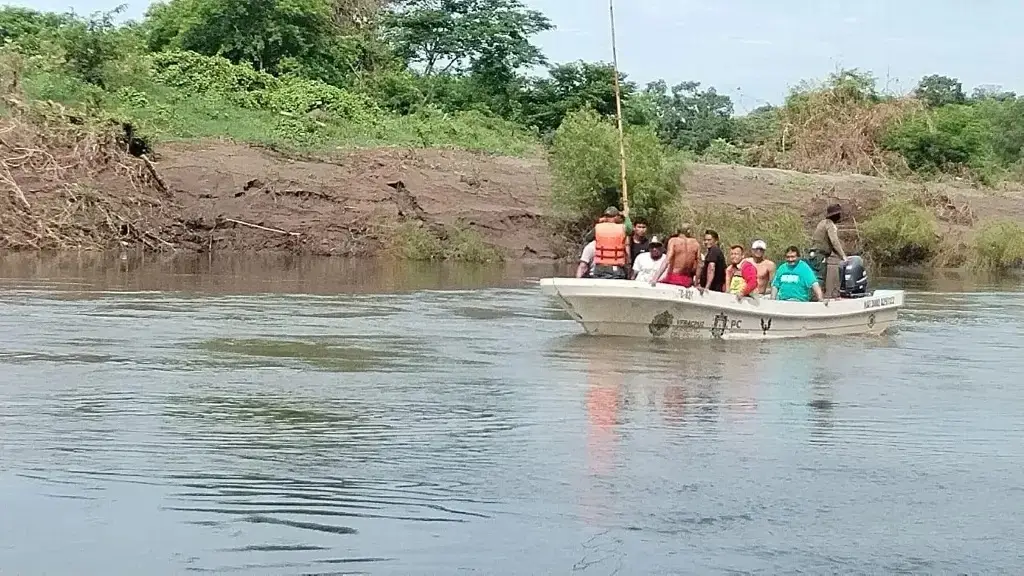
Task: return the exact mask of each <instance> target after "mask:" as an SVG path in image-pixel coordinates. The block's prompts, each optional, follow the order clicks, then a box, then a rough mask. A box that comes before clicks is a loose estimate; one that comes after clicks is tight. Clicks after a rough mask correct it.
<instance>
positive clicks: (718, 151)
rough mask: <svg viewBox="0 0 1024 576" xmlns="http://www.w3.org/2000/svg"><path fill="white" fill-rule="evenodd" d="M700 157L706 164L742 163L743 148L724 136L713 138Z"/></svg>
mask: <svg viewBox="0 0 1024 576" xmlns="http://www.w3.org/2000/svg"><path fill="white" fill-rule="evenodd" d="M700 158H701V161H702V162H705V163H707V164H742V163H743V150H742V149H741V148H740V147H739V146H736V145H735V144H732V143H731V142H729V141H728V140H726V139H724V138H715V139H714V140H712V141H711V144H710V145H709V146H708V147H707V148H706V149H705V150H704V154H702V155H701V157H700Z"/></svg>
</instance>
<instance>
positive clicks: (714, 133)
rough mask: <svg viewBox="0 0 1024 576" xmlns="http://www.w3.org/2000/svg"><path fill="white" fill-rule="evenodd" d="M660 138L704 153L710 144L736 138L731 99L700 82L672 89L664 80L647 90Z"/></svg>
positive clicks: (677, 145)
mask: <svg viewBox="0 0 1024 576" xmlns="http://www.w3.org/2000/svg"><path fill="white" fill-rule="evenodd" d="M644 96H645V98H647V100H648V105H649V108H650V109H651V112H652V113H653V115H654V121H655V123H656V125H657V131H658V136H659V137H660V138H661V139H662V141H664V142H665V143H667V144H671V145H673V146H675V147H677V148H683V149H687V150H693V151H694V152H703V151H704V150H706V149H707V147H708V146H710V145H711V142H712V141H714V140H716V139H718V138H722V139H725V140H730V139H732V137H733V132H734V123H733V119H732V113H733V105H732V99H731V98H729V96H727V95H725V94H719V93H718V92H717V91H716V90H715V89H714V88H713V87H711V88H707V89H705V90H702V89H701V87H700V82H682V83H679V84H676V85H675V86H673V87H672V89H671V90H669V88H668V85H667V84H666V83H665V81H664V80H658V81H656V82H651V83H650V84H648V85H647V88H646V89H645V90H644Z"/></svg>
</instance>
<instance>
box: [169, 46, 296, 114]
mask: <svg viewBox="0 0 1024 576" xmlns="http://www.w3.org/2000/svg"><path fill="white" fill-rule="evenodd" d="M152 62H153V77H154V79H155V80H156V81H157V82H159V83H161V84H163V85H165V86H169V87H171V88H176V89H178V90H181V91H182V92H184V93H186V94H206V93H215V94H220V95H223V96H227V97H229V98H231V99H232V100H233V101H235V102H237V103H238V104H239V105H241V106H244V107H246V108H254V109H262V108H265V107H266V104H267V102H266V95H267V93H268V92H269V91H270V90H273V89H274V88H277V86H278V84H279V82H280V81H279V80H278V79H277V78H275V77H274V76H271V75H270V74H267V73H266V72H260V71H258V70H255V69H253V67H252V66H251V65H250V64H248V63H246V64H233V63H232V62H231V61H230V60H228V59H227V58H222V57H220V56H203V55H202V54H198V53H196V52H187V51H175V52H157V53H156V54H153V56H152Z"/></svg>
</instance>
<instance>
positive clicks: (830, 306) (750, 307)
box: [540, 278, 903, 340]
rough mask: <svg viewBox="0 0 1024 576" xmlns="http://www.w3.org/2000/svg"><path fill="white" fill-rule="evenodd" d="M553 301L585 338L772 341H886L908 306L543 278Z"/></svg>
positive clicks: (892, 297) (878, 296)
mask: <svg viewBox="0 0 1024 576" xmlns="http://www.w3.org/2000/svg"><path fill="white" fill-rule="evenodd" d="M540 286H541V291H542V292H543V293H544V294H547V295H550V296H552V297H554V298H555V299H556V300H557V301H558V302H559V303H560V304H561V305H562V307H563V308H564V309H565V311H566V312H568V313H569V315H570V316H572V318H573V319H574V320H576V321H577V322H578V323H579V324H580V325H581V326H582V327H583V329H584V331H585V332H586V333H587V334H591V335H597V336H626V337H633V338H644V337H646V338H652V337H653V338H667V339H681V340H693V339H698V340H701V339H720V340H767V339H777V338H801V337H808V336H819V335H821V336H846V335H857V334H867V335H880V334H883V333H885V332H886V331H887V330H889V329H891V328H892V326H893V324H894V323H895V322H896V318H897V312H898V310H899V308H900V307H901V306H903V291H902V290H876V291H875V292H874V293H873V294H872V295H871V296H868V297H865V298H852V299H840V300H830V301H828V303H827V305H826V304H825V303H822V302H784V301H778V300H771V299H767V298H744V299H743V300H742V301H737V300H736V297H735V296H733V295H730V294H722V293H720V292H704V293H703V294H702V293H701V292H700V291H698V290H696V289H693V288H682V287H679V286H672V285H667V284H659V285H657V286H654V287H652V286H650V285H649V284H646V283H642V282H635V281H630V280H596V279H577V278H545V279H542V280H541V283H540Z"/></svg>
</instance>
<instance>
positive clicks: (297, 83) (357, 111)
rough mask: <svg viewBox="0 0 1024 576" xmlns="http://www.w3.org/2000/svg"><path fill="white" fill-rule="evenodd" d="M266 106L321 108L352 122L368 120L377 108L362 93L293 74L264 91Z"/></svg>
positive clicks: (298, 110)
mask: <svg viewBox="0 0 1024 576" xmlns="http://www.w3.org/2000/svg"><path fill="white" fill-rule="evenodd" d="M265 102H266V105H267V107H268V108H269V109H271V110H274V111H277V112H288V113H292V114H306V113H309V112H312V111H314V110H323V111H324V112H327V113H329V114H331V115H333V116H335V117H336V118H339V119H342V120H351V121H354V122H370V121H373V120H375V119H377V117H378V116H379V115H380V109H379V108H378V107H377V105H376V104H374V103H373V102H372V101H370V99H369V98H367V97H366V96H363V95H362V94H353V93H351V92H348V91H346V90H342V89H341V88H338V87H336V86H331V85H330V84H324V83H323V82H320V81H319V80H306V79H304V78H297V77H285V78H282V79H281V80H280V81H279V82H278V83H277V85H276V86H274V87H273V88H271V89H269V90H267V91H266V97H265Z"/></svg>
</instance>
